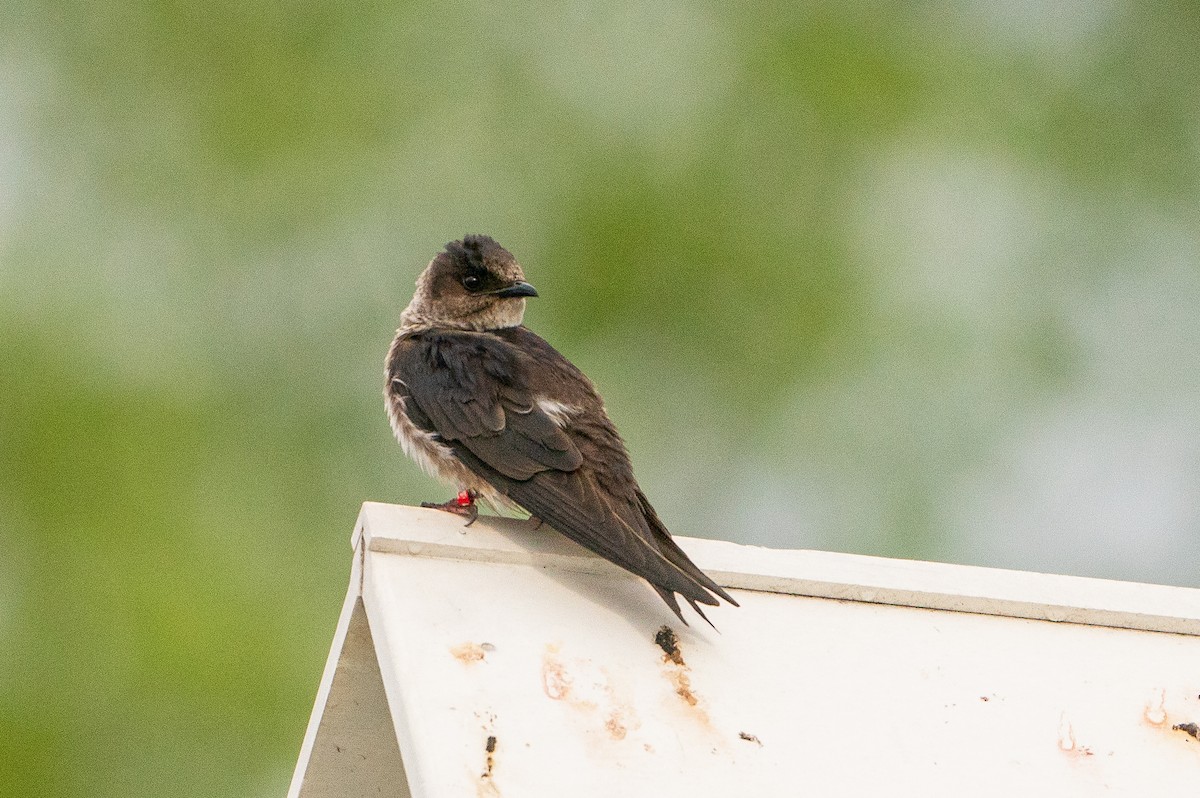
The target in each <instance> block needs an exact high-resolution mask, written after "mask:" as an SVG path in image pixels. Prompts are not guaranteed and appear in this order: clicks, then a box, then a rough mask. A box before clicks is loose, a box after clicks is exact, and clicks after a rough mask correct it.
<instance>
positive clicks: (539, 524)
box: [529, 515, 545, 532]
mask: <svg viewBox="0 0 1200 798" xmlns="http://www.w3.org/2000/svg"><path fill="white" fill-rule="evenodd" d="M529 523H531V524H533V531H534V532H536V531H537V530H539V529H541V528H542V524H544V523H545V521H543V520H542V519H540V518H538V517H537V516H536V515H531V516H529Z"/></svg>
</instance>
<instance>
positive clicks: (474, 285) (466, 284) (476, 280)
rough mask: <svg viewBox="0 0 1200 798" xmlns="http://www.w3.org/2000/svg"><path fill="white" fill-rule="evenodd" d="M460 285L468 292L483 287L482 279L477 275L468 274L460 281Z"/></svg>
mask: <svg viewBox="0 0 1200 798" xmlns="http://www.w3.org/2000/svg"><path fill="white" fill-rule="evenodd" d="M462 284H463V288H465V289H467V290H468V291H478V290H479V286H481V285H483V278H482V277H480V276H479V275H478V274H468V275H467V276H466V277H464V278H463V279H462Z"/></svg>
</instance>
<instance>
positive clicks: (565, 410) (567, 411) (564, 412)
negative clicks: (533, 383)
mask: <svg viewBox="0 0 1200 798" xmlns="http://www.w3.org/2000/svg"><path fill="white" fill-rule="evenodd" d="M537 406H538V410H541V411H542V412H543V413H545V414H546V415H548V416H550V420H551V421H553V422H554V423H555V424H556V425H558V428H559V429H562V428H563V427H565V426H567V421H569V420H570V418H571V416H573V415H575V414H576V413H578V412H579V408H578V407H575V406H574V405H568V404H563V403H562V402H559V401H556V400H554V399H538V400H537Z"/></svg>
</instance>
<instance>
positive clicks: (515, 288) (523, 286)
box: [493, 283, 538, 297]
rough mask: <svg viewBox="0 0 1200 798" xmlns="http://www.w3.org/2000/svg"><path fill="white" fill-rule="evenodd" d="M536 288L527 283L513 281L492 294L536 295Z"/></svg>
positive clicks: (504, 295)
mask: <svg viewBox="0 0 1200 798" xmlns="http://www.w3.org/2000/svg"><path fill="white" fill-rule="evenodd" d="M537 295H538V293H537V289H536V288H534V287H533V286H532V285H530V284H529V283H513V284H512V285H510V286H509V287H508V288H501V289H500V290H499V291H496V292H495V293H494V294H493V296H501V297H512V296H537Z"/></svg>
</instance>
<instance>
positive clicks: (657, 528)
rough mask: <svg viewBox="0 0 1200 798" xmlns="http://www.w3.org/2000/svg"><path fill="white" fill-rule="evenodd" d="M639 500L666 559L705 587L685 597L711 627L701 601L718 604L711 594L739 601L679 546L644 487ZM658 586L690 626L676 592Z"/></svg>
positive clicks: (660, 591) (681, 618)
mask: <svg viewBox="0 0 1200 798" xmlns="http://www.w3.org/2000/svg"><path fill="white" fill-rule="evenodd" d="M637 499H638V505H639V507H640V508H641V511H642V515H643V516H644V517H645V519H646V524H647V526H649V528H650V531H651V532H652V533H653V534H654V542H655V544H656V545H657V548H658V550H659V552H660V553H661V554H662V555H663V557H664V558H666V560H667V561H668V562H670V563H671V565H673V566H675V568H677V569H678V570H679V571H680V572H681V573H682V574H683V575H684V576H686V577H687V578H688V580H689V581H691V582H692V583H693V584H695V585H696V586H697V587H698V588H701V590H698V591H696V592H698V593H701V595H700V596H696V595H691V596H689V595H684V599H685V600H686V601H687V602H688V604H690V605H692V609H694V610H695V611H696V614H697V615H699V616H700V617H701V618H704V620H705V621H707V622H708V625H709V626H713V622H712V621H709V620H708V617H707V616H706V615H705V614H704V612H703V611H702V610H701V609H700V607H699V605H698V604H697V602H700V603H703V604H710V605H713V606H715V605H716V604H717V600H716V599H715V598H713V597H712V596H711V595H709V593H715V594H716V595H718V596H720V597H721V598H723V599H724V600H725V601H727V602H729V603H730V604H732V605H733V606H735V607H736V606H738V603H737V601H736V600H734V598H733V596H730V595H729V594H728V593H727V592H726V591H725V589H724V588H722V587H721V586H720V585H718V584H717V583H716V582H714V581H713V580H712V579H710V578H709V576H708V574H706V573H704V572H703V571H701V570H700V569H699V568H698V567H697V566H696V564H695V563H694V562H692V561H691V559H690V558H689V557H688V556H687V553H686V552H684V550H683V549H681V548H679V544H677V543H676V542H675V539H674V538H672V537H671V533H670V532H669V531H668V530H667V527H666V525H664V524H663V522H662V520H661V519H660V518H659V517H658V513H657V512H655V510H654V507H653V506H652V505H651V504H650V500H649V499H647V498H646V496H645V494H644V493H642V492H641V491H640V490H639V491H637ZM654 589H655V590H656V591H657V592H658V595H660V596H662V599H663V601H665V602H666V603H667V606H668V607H670V608H671V610H672V611H673V612H674V613H675V615H676V616H678V618H679V620H681V621H683V623H684V624H685V625H686V624H687V621H684V620H683V614H682V613H681V612H680V610H679V602H678V601H677V600H676V598H675V594H674V592H672V591H671V590H668V589H666V588H662V587H659V586H658V585H655V586H654ZM702 591H707V592H702ZM706 599H707V600H706ZM713 628H714V629H715V628H716V627H715V626H713Z"/></svg>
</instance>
